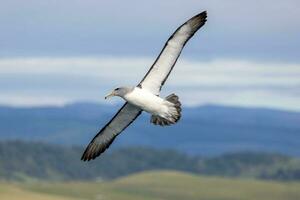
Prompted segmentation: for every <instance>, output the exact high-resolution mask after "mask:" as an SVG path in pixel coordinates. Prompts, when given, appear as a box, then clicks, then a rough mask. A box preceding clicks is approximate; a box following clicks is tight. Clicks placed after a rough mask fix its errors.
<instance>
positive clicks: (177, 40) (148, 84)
mask: <svg viewBox="0 0 300 200" xmlns="http://www.w3.org/2000/svg"><path fill="white" fill-rule="evenodd" d="M206 16H207V15H206V12H202V13H200V14H198V15H196V16H194V17H193V18H191V19H190V20H188V21H187V22H186V23H184V24H183V25H182V26H180V27H179V28H178V29H177V30H176V31H175V32H174V33H173V35H172V36H171V37H170V38H169V40H168V41H167V42H166V44H165V46H164V48H163V50H162V51H161V53H160V55H159V56H158V58H157V59H156V61H155V62H154V64H153V65H152V67H151V68H150V70H149V71H148V73H147V74H146V76H145V77H144V78H143V80H142V81H141V83H140V84H139V86H140V87H141V88H143V89H147V90H149V91H150V92H152V93H153V94H156V95H159V92H160V90H161V87H162V86H163V85H164V83H165V81H166V80H167V78H168V76H169V74H170V73H171V71H172V69H173V67H174V65H175V63H176V61H177V59H178V57H179V56H180V53H181V51H182V49H183V47H184V45H185V44H186V42H187V41H188V40H189V39H190V38H191V37H192V36H193V35H194V33H195V32H196V31H197V30H198V29H199V28H200V27H202V26H203V25H204V24H205V22H206Z"/></svg>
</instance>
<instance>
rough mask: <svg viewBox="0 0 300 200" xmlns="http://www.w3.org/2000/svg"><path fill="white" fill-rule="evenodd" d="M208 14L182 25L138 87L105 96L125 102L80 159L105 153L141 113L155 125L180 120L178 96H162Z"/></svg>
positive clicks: (121, 88)
mask: <svg viewBox="0 0 300 200" xmlns="http://www.w3.org/2000/svg"><path fill="white" fill-rule="evenodd" d="M206 18H207V13H206V11H204V12H202V13H200V14H198V15H196V16H194V17H192V18H191V19H189V20H188V21H186V22H185V23H184V24H182V25H181V26H180V27H179V28H177V30H176V31H175V32H174V33H173V34H172V35H171V37H170V38H169V39H168V41H167V42H166V43H165V46H164V48H163V49H162V51H161V52H160V54H159V56H158V57H157V59H156V60H155V62H154V64H153V65H152V66H151V68H150V70H149V71H148V72H147V73H146V75H145V77H144V78H143V79H142V81H141V82H140V83H139V84H138V85H137V86H136V87H118V88H116V89H114V90H113V91H112V92H111V93H110V94H109V95H107V96H106V97H105V99H108V98H110V97H113V96H119V97H121V98H123V99H124V100H125V101H126V102H125V104H124V105H123V106H122V107H121V109H120V110H119V111H118V112H117V113H116V114H115V116H114V117H113V118H112V119H111V120H110V121H109V122H108V123H107V124H106V125H105V126H104V127H103V128H102V129H101V130H100V131H99V132H98V134H97V135H96V136H95V137H94V138H93V139H92V141H91V142H90V143H89V145H88V146H87V148H86V150H85V151H84V153H83V155H82V157H81V160H83V161H90V160H93V159H95V158H96V157H98V156H99V155H100V154H102V153H103V152H104V151H105V150H106V149H107V148H108V147H109V146H110V144H111V143H112V142H113V141H114V139H115V138H116V137H117V136H118V135H119V134H120V133H121V132H122V131H123V130H124V129H126V128H127V127H128V126H129V125H130V124H131V123H132V122H133V121H134V120H135V119H136V118H137V117H138V116H139V115H140V114H141V113H142V111H145V112H148V113H149V114H151V120H150V122H151V123H153V124H154V125H160V126H169V125H172V124H175V123H177V122H178V121H179V119H180V117H181V103H180V101H179V98H178V96H177V95H176V94H171V95H169V96H167V97H166V98H162V97H160V96H159V94H160V91H161V88H162V86H163V85H164V83H165V81H166V80H167V78H168V76H169V75H170V73H171V71H172V69H173V68H174V65H175V63H176V61H177V59H178V57H179V55H180V53H181V51H182V49H183V47H184V46H185V44H186V43H187V41H188V40H189V39H190V38H191V37H192V36H193V35H194V34H195V33H196V32H197V30H199V29H200V28H201V27H202V26H203V25H204V24H205V22H206Z"/></svg>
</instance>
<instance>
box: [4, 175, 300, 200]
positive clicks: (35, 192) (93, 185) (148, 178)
mask: <svg viewBox="0 0 300 200" xmlns="http://www.w3.org/2000/svg"><path fill="white" fill-rule="evenodd" d="M10 195H11V196H10ZM18 195H19V196H18ZM8 196H9V197H13V198H10V200H11V199H12V200H18V199H20V200H21V199H22V200H23V199H25V200H26V199H30V200H37V199H39V200H40V199H42V200H43V199H45V200H52V199H53V200H60V199H67V200H68V199H69V200H71V199H73V200H75V199H82V200H83V199H86V200H92V199H95V200H101V199H103V200H104V199H108V200H119V199H122V200H162V199H164V200H176V199H178V200H182V199H185V200H202V199H203V200H229V199H230V200H240V199H243V200H279V199H280V200H282V199H284V200H298V199H300V183H296V182H294V183H282V182H268V181H257V180H246V179H245V180H242V179H229V178H217V177H204V176H197V175H193V174H187V173H180V172H176V171H150V172H145V173H139V174H134V175H131V176H127V177H123V178H120V179H117V180H114V181H109V182H69V183H55V182H52V183H45V182H44V183H40V182H36V183H30V184H29V183H27V184H18V185H16V184H11V183H10V184H6V183H0V199H7V198H5V197H8ZM27 197H28V198H27Z"/></svg>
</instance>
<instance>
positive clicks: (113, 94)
mask: <svg viewBox="0 0 300 200" xmlns="http://www.w3.org/2000/svg"><path fill="white" fill-rule="evenodd" d="M113 96H116V95H115V93H114V91H112V92H111V93H110V94H108V95H107V96H105V97H104V99H108V98H110V97H113Z"/></svg>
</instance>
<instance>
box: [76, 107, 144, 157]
mask: <svg viewBox="0 0 300 200" xmlns="http://www.w3.org/2000/svg"><path fill="white" fill-rule="evenodd" d="M141 112H142V110H141V109H140V108H138V107H136V106H134V105H131V104H129V103H125V104H124V105H123V106H122V108H121V109H120V110H119V111H118V112H117V114H116V115H115V116H114V117H113V118H112V119H111V120H110V121H109V122H108V123H107V124H106V125H105V126H104V127H103V128H102V129H101V130H100V131H99V133H98V134H97V135H96V136H95V137H94V139H93V140H92V141H91V142H90V144H89V145H88V146H87V148H86V150H85V151H84V153H83V155H82V157H81V160H84V161H89V160H93V159H95V158H96V157H97V156H99V155H100V154H101V153H103V152H104V151H105V150H106V149H107V148H108V147H109V145H110V144H111V143H112V142H113V141H114V139H115V137H116V136H117V135H119V134H120V133H121V132H122V131H123V130H124V129H125V128H127V127H128V126H129V125H130V124H131V123H132V122H133V121H134V120H135V119H136V118H137V117H138V116H139V115H140V114H141Z"/></svg>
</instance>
